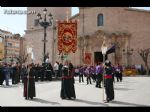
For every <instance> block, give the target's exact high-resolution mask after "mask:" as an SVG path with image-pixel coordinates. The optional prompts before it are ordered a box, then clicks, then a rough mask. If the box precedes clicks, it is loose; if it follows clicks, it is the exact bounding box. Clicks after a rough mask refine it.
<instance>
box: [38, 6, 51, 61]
mask: <svg viewBox="0 0 150 112" xmlns="http://www.w3.org/2000/svg"><path fill="white" fill-rule="evenodd" d="M43 13H44V20H42V17H41V14H40V13H38V14H37V18H38V23H39V24H40V25H41V26H42V27H43V28H44V40H42V41H43V43H44V46H43V53H44V59H43V63H45V60H46V42H47V40H46V36H47V35H46V29H47V27H48V26H52V19H53V17H52V14H51V13H50V14H49V15H48V16H49V22H47V21H46V16H47V9H46V8H45V9H44V10H43Z"/></svg>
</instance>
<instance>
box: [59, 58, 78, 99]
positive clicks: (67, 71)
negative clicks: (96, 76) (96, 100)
mask: <svg viewBox="0 0 150 112" xmlns="http://www.w3.org/2000/svg"><path fill="white" fill-rule="evenodd" d="M72 69H73V65H72V64H71V63H70V64H69V63H68V61H66V62H65V65H64V66H63V68H62V72H63V75H62V81H61V93H60V97H61V98H62V99H72V98H73V99H76V94H75V88H74V79H73V78H74V77H73V74H72Z"/></svg>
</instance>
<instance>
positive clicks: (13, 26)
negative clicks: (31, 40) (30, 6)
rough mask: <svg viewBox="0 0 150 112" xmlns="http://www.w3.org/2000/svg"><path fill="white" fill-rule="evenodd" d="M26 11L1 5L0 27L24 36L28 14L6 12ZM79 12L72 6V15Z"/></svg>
mask: <svg viewBox="0 0 150 112" xmlns="http://www.w3.org/2000/svg"><path fill="white" fill-rule="evenodd" d="M134 8H139V9H145V10H150V7H134ZM10 9H11V10H22V11H26V10H27V7H0V29H2V30H6V31H10V32H12V33H13V34H14V33H19V34H21V35H22V36H23V35H24V34H25V32H24V30H26V19H27V18H26V14H20V15H19V14H16V15H10V14H6V12H7V11H8V10H10ZM77 13H79V9H78V7H72V15H75V14H77Z"/></svg>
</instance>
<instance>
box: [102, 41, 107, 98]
mask: <svg viewBox="0 0 150 112" xmlns="http://www.w3.org/2000/svg"><path fill="white" fill-rule="evenodd" d="M101 51H102V54H103V64H104V63H105V56H106V52H107V46H106V41H105V38H104V41H103V44H102V46H101ZM103 69H104V70H103V84H102V86H103V93H102V97H103V101H104V75H105V67H103Z"/></svg>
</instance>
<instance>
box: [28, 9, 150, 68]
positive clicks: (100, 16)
mask: <svg viewBox="0 0 150 112" xmlns="http://www.w3.org/2000/svg"><path fill="white" fill-rule="evenodd" d="M37 9H38V10H42V9H41V8H37ZM37 9H36V10H37ZM43 9H44V8H43ZM48 9H50V10H51V11H53V14H54V15H57V17H56V18H55V19H59V20H65V19H66V10H67V8H61V10H60V9H59V7H57V8H48ZM28 10H33V8H28ZM59 11H61V12H59ZM69 12H70V13H71V8H70V10H69ZM69 16H70V15H69ZM34 18H35V17H34ZM70 19H71V20H78V36H77V39H78V49H77V51H76V52H75V53H70V54H69V56H68V59H69V60H71V61H72V63H73V64H74V65H81V64H95V63H97V62H98V61H102V53H101V46H102V42H103V38H104V37H105V38H106V42H107V46H108V48H111V47H112V46H113V45H115V52H114V53H111V54H108V55H107V57H106V58H108V59H109V60H111V61H112V63H113V64H117V63H119V64H123V65H133V64H137V65H139V64H142V65H144V63H143V60H142V58H141V57H140V55H139V54H138V50H139V49H146V48H150V45H149V43H150V37H149V36H150V11H146V10H140V9H132V8H128V7H79V13H78V14H76V15H74V16H73V17H71V16H70ZM33 21H34V19H33V17H31V15H29V16H28V17H27V31H26V38H27V40H28V42H32V43H31V45H32V46H34V47H33V49H34V52H35V56H36V62H40V58H39V57H41V54H42V51H43V43H42V42H41V40H42V38H43V30H42V28H40V27H39V26H36V27H34V24H31V23H33ZM32 27H33V28H32ZM47 37H48V38H49V40H48V42H49V43H48V44H47V50H49V53H50V54H49V55H50V56H49V57H50V61H51V62H54V61H56V60H57V61H62V60H61V54H60V55H59V54H58V50H57V24H55V29H52V28H49V29H47ZM50 37H53V38H50ZM148 63H149V64H150V57H148Z"/></svg>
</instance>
